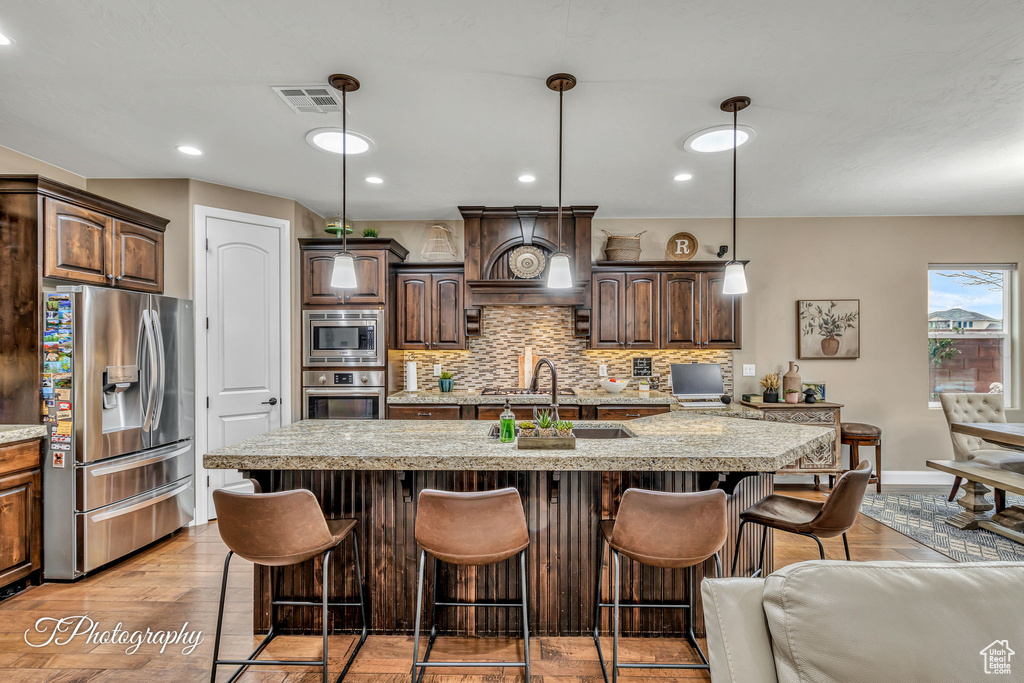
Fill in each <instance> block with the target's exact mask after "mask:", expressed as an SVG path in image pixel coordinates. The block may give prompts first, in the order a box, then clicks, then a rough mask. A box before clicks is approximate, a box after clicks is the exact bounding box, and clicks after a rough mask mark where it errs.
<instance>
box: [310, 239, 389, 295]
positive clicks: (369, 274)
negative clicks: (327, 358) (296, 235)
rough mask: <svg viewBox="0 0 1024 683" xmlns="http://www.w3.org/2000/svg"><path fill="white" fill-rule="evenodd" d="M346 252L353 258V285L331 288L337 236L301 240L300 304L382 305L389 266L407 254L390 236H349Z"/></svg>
mask: <svg viewBox="0 0 1024 683" xmlns="http://www.w3.org/2000/svg"><path fill="white" fill-rule="evenodd" d="M348 244H349V249H348V250H349V251H350V252H351V253H352V256H353V260H354V261H355V270H356V287H355V288H354V289H336V288H334V287H331V275H332V273H333V272H334V255H335V254H337V253H338V252H340V251H341V240H339V239H337V238H317V239H300V240H299V245H300V246H301V248H302V303H303V304H305V305H309V306H320V305H327V306H337V305H352V306H362V305H366V306H383V305H384V304H385V303H386V302H387V281H388V269H389V268H390V266H391V265H392V264H395V263H399V262H401V261H402V260H404V259H405V257H406V256H407V255H408V253H409V252H408V251H407V250H406V249H405V247H403V246H402V245H401V244H399V243H398V242H396V241H394V240H391V239H376V238H373V239H369V238H359V237H355V238H351V239H349V240H348Z"/></svg>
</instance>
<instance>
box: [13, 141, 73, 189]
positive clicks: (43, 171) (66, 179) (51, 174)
mask: <svg viewBox="0 0 1024 683" xmlns="http://www.w3.org/2000/svg"><path fill="white" fill-rule="evenodd" d="M22 173H24V174H28V175H41V176H45V177H47V178H50V179H52V180H56V181H59V182H62V183H64V184H66V185H71V186H72V187H77V188H79V189H82V190H84V189H85V183H86V180H85V178H84V177H82V176H80V175H78V174H77V173H72V172H71V171H66V170H64V169H63V168H61V167H59V166H54V165H53V164H48V163H46V162H45V161H40V160H39V159H36V158H35V157H30V156H28V155H27V154H22V153H21V152H15V151H14V150H13V149H9V148H7V147H0V175H16V174H22Z"/></svg>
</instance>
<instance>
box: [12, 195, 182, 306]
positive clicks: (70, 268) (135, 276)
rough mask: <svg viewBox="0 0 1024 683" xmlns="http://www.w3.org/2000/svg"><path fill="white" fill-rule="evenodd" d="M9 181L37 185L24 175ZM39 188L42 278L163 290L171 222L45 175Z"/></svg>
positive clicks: (143, 289)
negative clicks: (165, 255)
mask: <svg viewBox="0 0 1024 683" xmlns="http://www.w3.org/2000/svg"><path fill="white" fill-rule="evenodd" d="M32 178H36V177H35V176H32ZM5 181H7V182H8V183H10V186H11V187H18V186H19V185H20V186H21V187H22V188H24V189H27V190H30V189H31V187H32V185H33V182H32V181H31V180H27V179H26V178H25V177H24V176H22V177H18V178H17V179H15V178H12V177H9V176H8V177H6V178H5ZM19 181H20V182H19ZM35 189H36V193H37V196H39V195H41V198H42V204H43V211H42V215H41V217H40V218H41V221H39V223H38V229H39V230H40V231H42V233H43V254H42V257H43V258H42V266H43V277H50V278H57V279H61V280H71V281H73V282H80V283H82V284H88V285H113V286H115V287H121V288H124V289H134V290H138V291H143V292H156V293H160V292H162V291H163V288H164V229H165V228H166V226H167V221H166V220H164V219H162V218H158V217H156V216H153V215H151V214H148V213H144V212H142V211H138V210H136V209H132V208H130V207H127V206H124V205H123V204H118V203H117V202H113V201H110V200H109V199H104V198H103V197H99V196H97V195H93V194H90V193H88V192H82V191H81V190H77V189H74V188H70V187H66V186H63V185H60V184H58V183H52V181H47V180H45V179H43V178H37V179H36V180H35ZM58 194H59V195H60V196H56V195H58Z"/></svg>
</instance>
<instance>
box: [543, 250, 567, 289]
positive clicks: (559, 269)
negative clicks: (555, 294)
mask: <svg viewBox="0 0 1024 683" xmlns="http://www.w3.org/2000/svg"><path fill="white" fill-rule="evenodd" d="M548 264H549V265H548V268H549V270H548V287H551V288H552V289H567V288H569V287H572V284H573V283H572V266H571V264H570V263H569V255H568V254H561V253H559V254H554V255H552V256H551V259H550V260H549V261H548Z"/></svg>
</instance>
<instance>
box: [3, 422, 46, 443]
mask: <svg viewBox="0 0 1024 683" xmlns="http://www.w3.org/2000/svg"><path fill="white" fill-rule="evenodd" d="M44 436H46V427H45V426H43V425H0V446H2V445H4V444H9V443H17V442H18V441H27V440H29V439H41V438H43V437H44Z"/></svg>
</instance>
